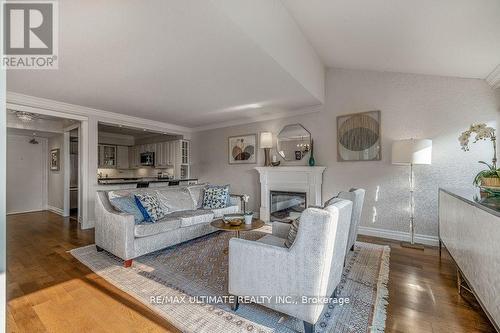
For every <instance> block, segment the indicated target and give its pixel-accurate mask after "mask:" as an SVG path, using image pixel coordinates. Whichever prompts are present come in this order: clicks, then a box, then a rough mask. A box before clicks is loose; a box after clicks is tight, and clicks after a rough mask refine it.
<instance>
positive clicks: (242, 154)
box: [228, 134, 257, 164]
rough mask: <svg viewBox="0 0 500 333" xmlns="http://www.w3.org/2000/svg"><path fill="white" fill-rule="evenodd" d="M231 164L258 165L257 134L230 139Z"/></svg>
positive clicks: (229, 153)
mask: <svg viewBox="0 0 500 333" xmlns="http://www.w3.org/2000/svg"><path fill="white" fill-rule="evenodd" d="M228 155H229V164H255V163H257V134H246V135H239V136H231V137H229V138H228Z"/></svg>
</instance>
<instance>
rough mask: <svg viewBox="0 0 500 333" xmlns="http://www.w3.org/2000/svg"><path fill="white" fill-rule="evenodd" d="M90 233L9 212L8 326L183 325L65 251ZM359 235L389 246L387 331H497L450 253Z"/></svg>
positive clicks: (101, 328)
mask: <svg viewBox="0 0 500 333" xmlns="http://www.w3.org/2000/svg"><path fill="white" fill-rule="evenodd" d="M93 240H94V236H93V230H79V228H78V226H77V223H76V221H75V220H70V219H64V218H61V217H60V216H58V215H56V214H53V213H50V212H39V213H29V214H19V215H11V216H8V218H7V298H8V307H7V331H8V332H30V333H31V332H179V331H178V330H177V329H175V328H174V327H173V326H172V325H170V324H169V323H168V322H167V321H165V320H164V319H162V318H161V317H159V316H157V315H156V314H155V313H153V312H152V311H151V310H149V309H148V308H147V307H145V306H144V305H142V304H141V303H139V302H138V301H136V300H135V299H134V298H132V297H130V296H128V295H127V294H126V293H124V292H122V291H120V290H119V289H117V288H115V287H114V286H112V285H110V284H109V283H107V282H106V281H105V280H103V279H102V278H100V277H99V276H97V275H96V274H94V273H92V271H90V270H89V269H88V268H87V267H85V266H84V265H82V264H80V263H79V262H78V261H77V260H76V259H74V258H73V257H72V256H71V255H70V254H69V253H67V251H68V250H70V249H73V248H76V247H80V246H84V245H87V244H92V243H93ZM360 240H362V241H369V242H373V243H377V244H388V245H390V246H391V248H392V250H391V260H390V275H389V306H388V309H387V323H386V332H405V333H411V332H419V333H425V332H456V333H460V332H494V329H493V327H492V326H491V324H490V323H489V322H488V320H487V319H486V317H485V315H484V314H483V312H482V311H481V309H480V308H479V306H478V305H477V303H476V302H475V301H474V300H473V299H472V298H471V297H467V298H466V299H464V298H462V297H460V296H459V295H458V294H457V289H456V273H455V268H454V266H453V263H452V261H451V259H450V257H449V256H448V255H446V254H445V255H444V256H443V258H442V260H441V261H440V260H439V257H438V252H437V249H436V248H426V249H425V251H423V252H422V251H418V250H412V249H406V248H401V247H400V246H399V243H397V242H392V241H387V240H382V239H378V238H372V237H360Z"/></svg>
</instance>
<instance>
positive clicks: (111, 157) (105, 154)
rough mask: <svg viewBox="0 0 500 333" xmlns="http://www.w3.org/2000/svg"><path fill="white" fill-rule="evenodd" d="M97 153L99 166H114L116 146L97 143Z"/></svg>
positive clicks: (112, 167)
mask: <svg viewBox="0 0 500 333" xmlns="http://www.w3.org/2000/svg"><path fill="white" fill-rule="evenodd" d="M97 154H98V156H97V161H98V166H99V168H103V169H104V168H107V169H114V168H116V146H111V145H98V146H97Z"/></svg>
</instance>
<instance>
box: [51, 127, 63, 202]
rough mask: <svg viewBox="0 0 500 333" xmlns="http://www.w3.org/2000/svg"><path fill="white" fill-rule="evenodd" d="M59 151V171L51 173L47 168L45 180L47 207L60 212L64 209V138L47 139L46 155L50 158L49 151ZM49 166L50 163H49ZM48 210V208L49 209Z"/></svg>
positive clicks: (61, 135) (57, 136)
mask: <svg viewBox="0 0 500 333" xmlns="http://www.w3.org/2000/svg"><path fill="white" fill-rule="evenodd" d="M57 148H58V149H59V161H60V168H59V171H51V170H50V166H49V167H48V179H47V192H48V199H47V205H49V206H51V207H54V208H58V209H60V210H61V211H62V210H63V209H64V168H65V165H64V150H63V149H64V136H63V134H58V135H56V136H53V137H51V138H49V141H48V153H49V156H50V151H51V150H52V149H57ZM49 164H50V161H49ZM49 208H50V207H49Z"/></svg>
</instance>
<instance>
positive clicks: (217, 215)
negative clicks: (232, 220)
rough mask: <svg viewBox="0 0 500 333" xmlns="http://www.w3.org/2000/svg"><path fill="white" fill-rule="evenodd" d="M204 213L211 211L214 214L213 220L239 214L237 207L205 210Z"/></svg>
mask: <svg viewBox="0 0 500 333" xmlns="http://www.w3.org/2000/svg"><path fill="white" fill-rule="evenodd" d="M205 211H211V212H213V213H214V218H216V219H220V218H221V217H222V216H224V214H235V213H239V212H240V207H238V206H228V207H224V208H217V209H205Z"/></svg>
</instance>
